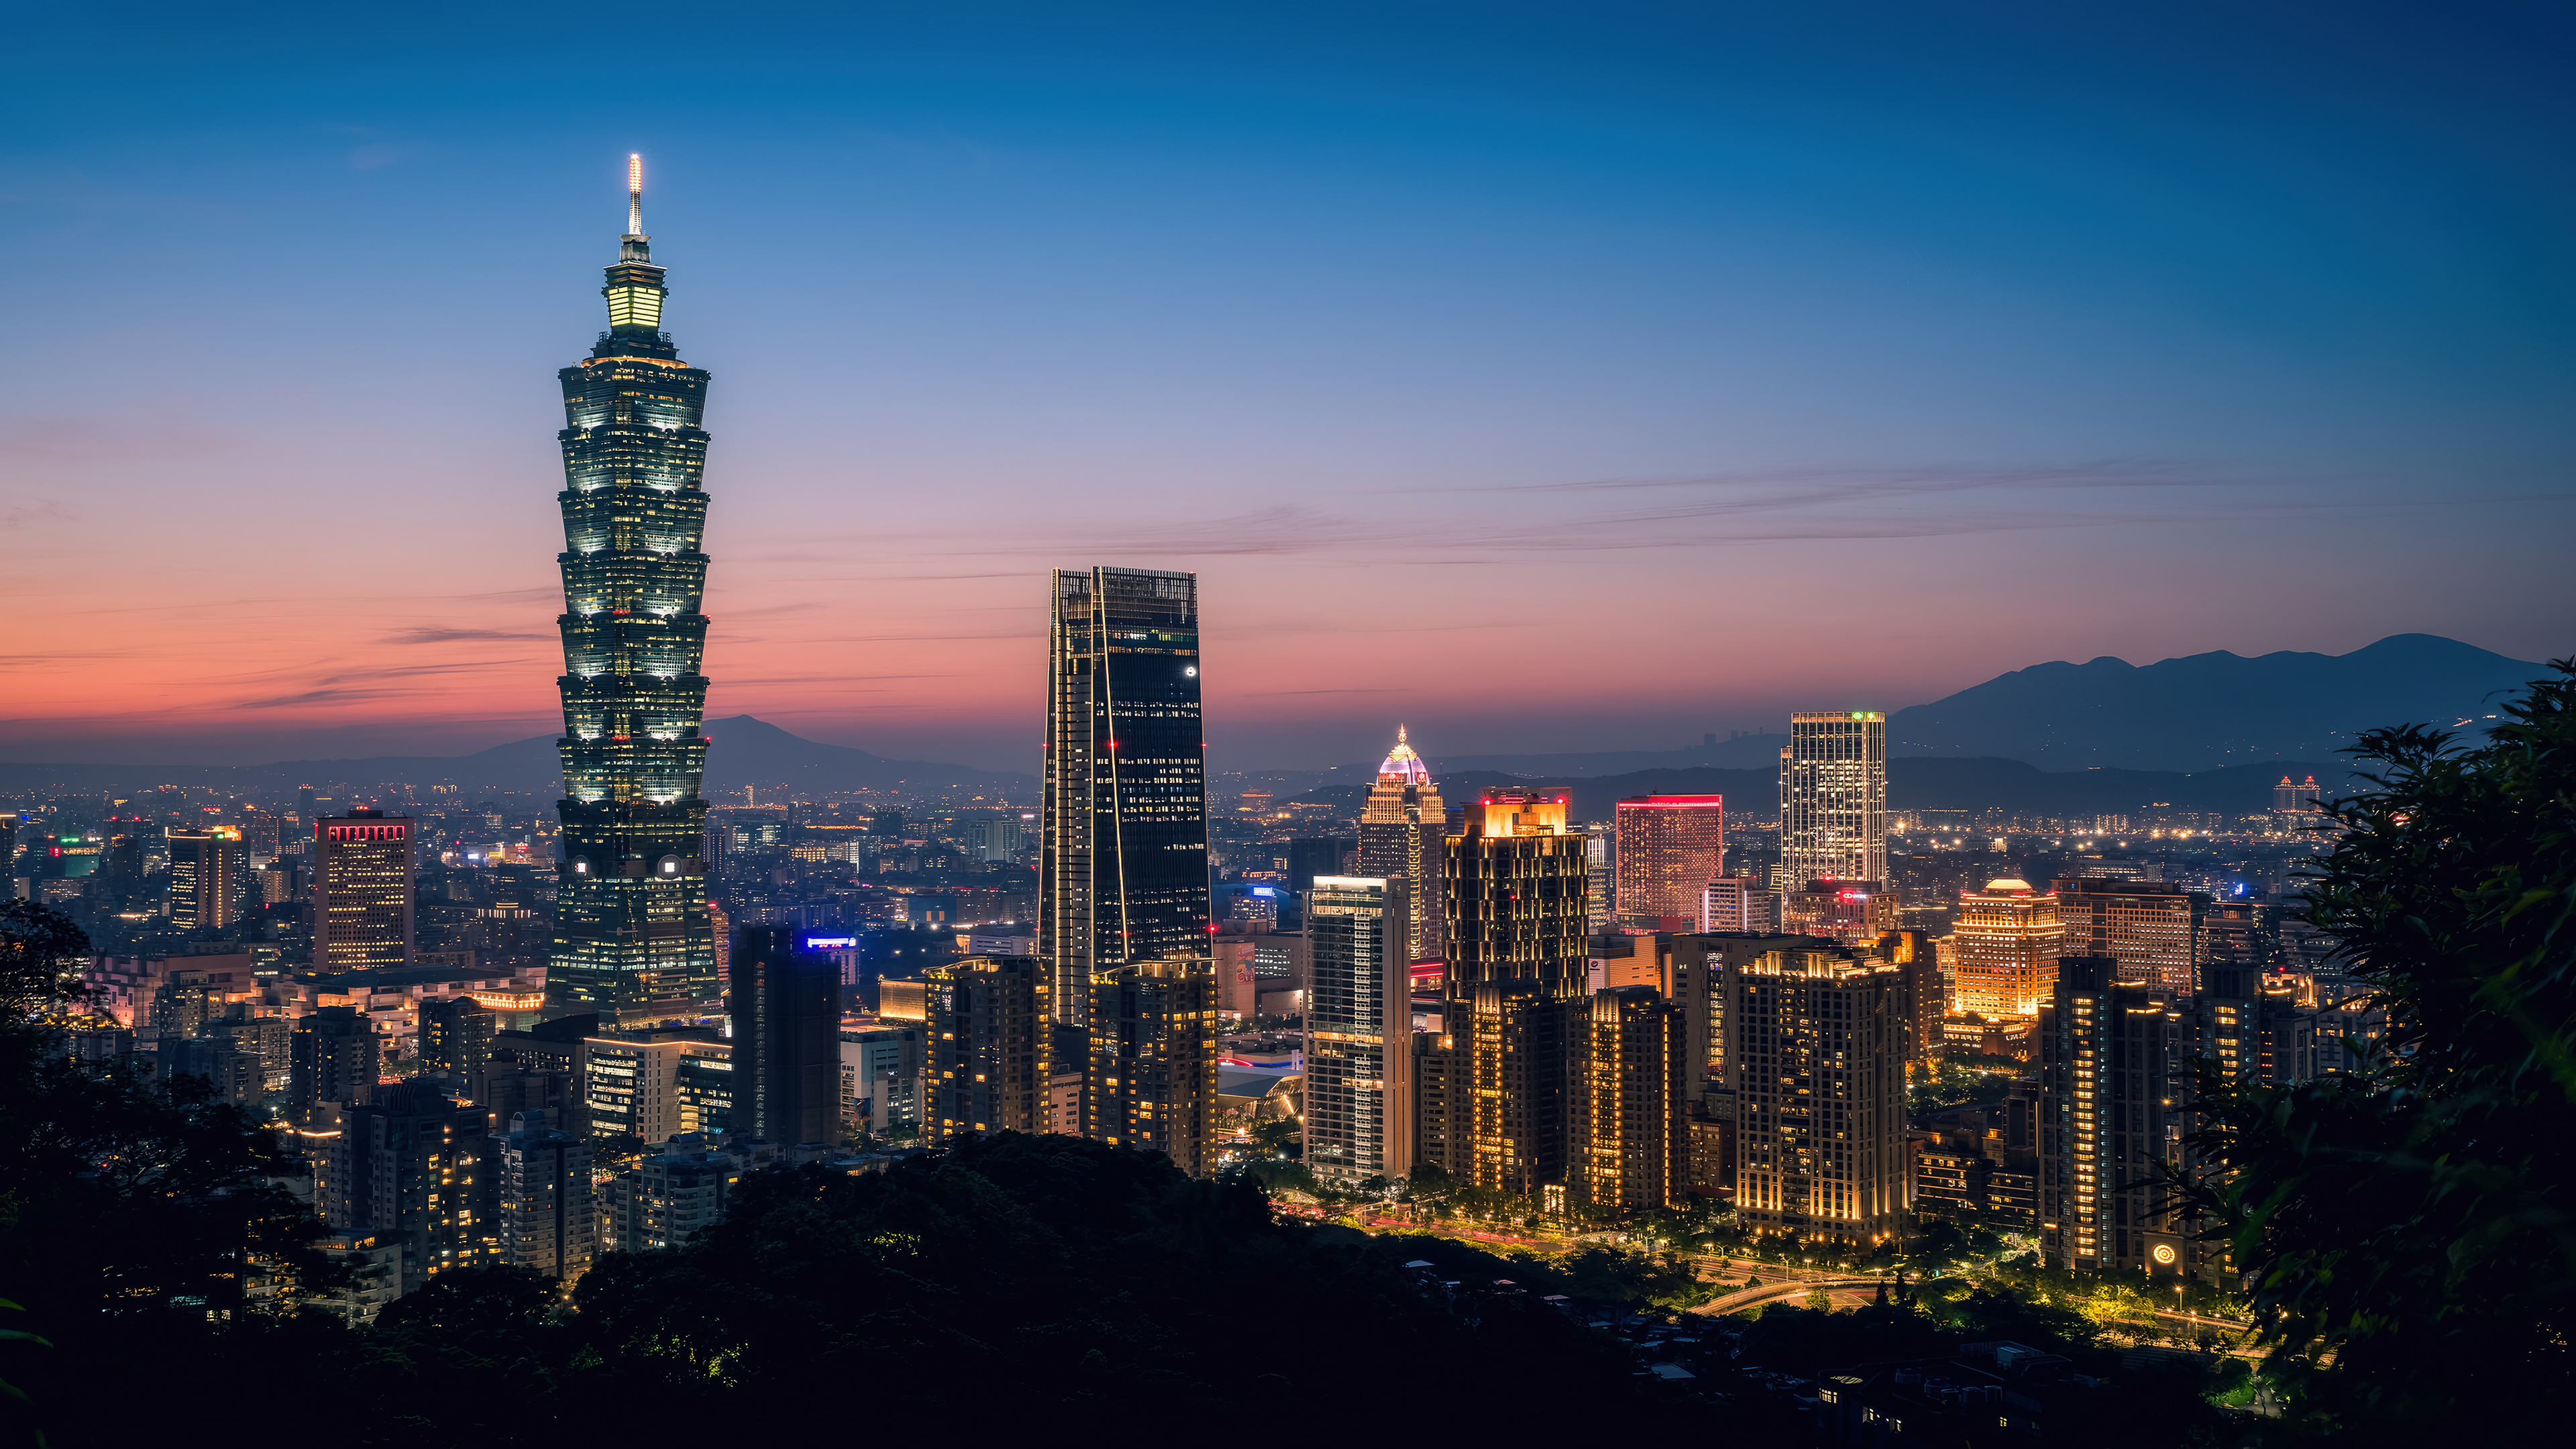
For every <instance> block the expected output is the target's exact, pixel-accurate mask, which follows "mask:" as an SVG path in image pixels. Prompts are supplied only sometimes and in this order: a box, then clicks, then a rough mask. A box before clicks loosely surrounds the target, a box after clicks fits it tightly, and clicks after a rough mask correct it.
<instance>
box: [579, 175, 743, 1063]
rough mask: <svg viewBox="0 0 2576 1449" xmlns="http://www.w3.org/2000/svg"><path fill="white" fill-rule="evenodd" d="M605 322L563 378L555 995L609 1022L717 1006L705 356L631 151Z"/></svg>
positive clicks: (683, 1014) (631, 1022) (705, 1011)
mask: <svg viewBox="0 0 2576 1449" xmlns="http://www.w3.org/2000/svg"><path fill="white" fill-rule="evenodd" d="M627 192H628V207H627V230H626V234H625V235H624V236H622V237H621V238H619V242H618V259H617V262H616V263H615V264H614V265H612V266H610V267H609V268H608V285H607V286H606V287H604V288H603V289H602V292H603V294H604V295H605V296H606V297H607V299H608V318H609V329H608V330H607V331H606V332H603V333H601V334H600V337H599V342H598V344H597V345H596V346H594V347H593V348H592V349H591V353H590V356H589V357H588V358H587V359H585V360H583V361H582V362H580V363H578V364H576V365H574V366H571V367H567V368H565V369H563V371H562V372H561V373H559V374H558V376H559V377H560V379H561V380H562V384H563V399H564V430H563V431H562V432H561V433H560V434H558V435H557V437H558V438H559V439H560V441H561V442H562V445H563V458H564V491H563V492H562V493H560V494H558V495H557V501H558V502H559V503H560V504H561V505H562V509H563V522H564V551H563V553H562V554H561V555H560V558H559V561H560V563H561V565H562V570H563V586H564V613H563V616H562V618H561V619H560V620H559V621H558V622H559V625H560V628H561V631H562V634H563V651H564V673H563V676H562V678H561V679H560V680H558V681H557V683H558V686H559V688H560V689H561V692H562V695H563V710H564V737H563V739H562V741H561V742H560V745H559V749H560V752H561V754H562V757H563V777H564V794H565V797H566V798H565V799H563V800H562V801H561V802H559V803H558V805H557V810H558V813H559V814H560V816H561V818H562V822H563V839H562V860H561V861H560V862H559V864H558V867H557V869H558V871H559V873H560V879H559V881H558V883H557V886H556V900H555V941H554V948H553V952H552V956H551V959H550V962H549V965H548V968H547V973H546V998H547V1009H548V1011H549V1012H550V1013H553V1014H556V1015H575V1014H581V1013H588V1012H597V1013H598V1014H599V1017H600V1020H601V1022H602V1024H603V1025H609V1026H636V1025H643V1024H647V1023H651V1022H658V1021H665V1020H671V1019H675V1018H676V1019H682V1020H693V1021H694V1020H706V1019H709V1018H711V1017H713V1016H714V1015H715V1014H716V1013H717V1011H718V1010H719V1009H720V1005H719V1000H718V993H719V990H720V978H719V976H718V974H717V962H716V940H715V933H714V929H713V926H712V924H711V922H710V921H709V919H708V914H707V883H706V879H705V875H706V872H705V865H704V862H703V860H702V858H701V855H700V851H701V850H702V848H703V847H702V840H703V838H704V835H705V830H706V813H707V806H706V801H705V800H704V799H703V798H701V796H700V784H701V781H702V780H703V779H704V777H705V771H706V763H707V740H706V739H705V737H704V736H703V735H702V734H701V733H700V726H701V724H702V723H703V722H704V718H705V714H706V698H707V680H706V676H705V675H704V674H702V673H700V672H699V668H700V664H701V661H702V660H703V659H704V657H705V653H706V640H707V619H706V615H705V614H703V613H701V612H699V605H700V602H701V600H702V598H703V597H704V595H705V591H706V578H707V556H706V554H705V553H703V552H701V551H700V545H701V544H702V543H703V541H704V539H705V533H706V516H707V495H706V492H705V490H704V488H703V487H702V486H701V482H702V479H703V475H704V472H705V468H706V455H707V434H706V433H705V431H704V430H702V429H701V428H700V427H699V423H700V422H701V421H702V420H703V418H704V416H705V412H706V395H707V373H706V371H705V369H703V368H695V367H691V366H689V365H688V364H687V363H685V362H683V361H681V360H680V356H679V352H678V349H676V348H675V347H673V346H672V344H671V339H670V335H669V334H668V333H666V332H664V331H662V299H663V295H664V292H665V290H666V289H665V287H664V285H663V269H662V268H661V267H660V266H657V265H655V264H654V262H653V260H652V249H651V246H650V245H649V242H648V239H647V238H646V237H645V236H644V234H643V205H644V202H643V172H642V169H641V163H640V162H630V165H629V172H628V177H627Z"/></svg>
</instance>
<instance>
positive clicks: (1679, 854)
mask: <svg viewBox="0 0 2576 1449" xmlns="http://www.w3.org/2000/svg"><path fill="white" fill-rule="evenodd" d="M1611 821H1612V825H1613V828H1614V829H1615V830H1616V832H1617V846H1616V849H1615V851H1614V852H1613V856H1612V862H1613V864H1612V871H1613V877H1614V879H1613V884H1612V887H1611V889H1612V893H1613V894H1612V899H1613V900H1614V901H1615V902H1616V904H1615V906H1614V907H1613V910H1614V912H1615V914H1616V915H1617V918H1618V922H1619V925H1620V926H1621V927H1622V928H1623V929H1626V930H1631V931H1688V930H1691V929H1693V928H1695V927H1696V926H1697V925H1698V924H1699V914H1700V904H1701V899H1700V897H1701V892H1703V891H1705V890H1706V889H1707V888H1708V883H1709V882H1710V881H1713V880H1715V879H1717V878H1718V877H1719V876H1721V875H1724V874H1725V873H1726V872H1725V870H1724V869H1723V866H1724V863H1725V858H1726V797H1725V796H1723V795H1632V796H1630V797H1628V798H1627V799H1625V800H1622V801H1620V802H1619V803H1618V804H1617V805H1616V806H1615V807H1613V809H1612V812H1611Z"/></svg>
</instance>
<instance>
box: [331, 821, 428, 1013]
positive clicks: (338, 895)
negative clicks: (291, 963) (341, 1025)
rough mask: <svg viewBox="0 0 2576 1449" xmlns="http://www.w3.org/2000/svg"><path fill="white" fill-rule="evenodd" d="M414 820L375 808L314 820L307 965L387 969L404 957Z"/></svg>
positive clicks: (408, 948)
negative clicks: (310, 946) (310, 937)
mask: <svg viewBox="0 0 2576 1449" xmlns="http://www.w3.org/2000/svg"><path fill="white" fill-rule="evenodd" d="M413 830H414V823H413V822H412V821H410V820H408V819H405V818H404V817H402V816H399V815H387V814H385V813H384V812H382V811H380V810H352V811H350V812H349V813H348V814H346V815H334V816H328V817H326V818H324V819H320V820H316V821H314V822H313V845H312V851H311V860H312V870H313V967H314V969H315V970H317V971H328V972H334V973H339V972H351V971H386V970H396V969H399V968H401V967H404V966H408V965H410V964H411V957H412V891H413V874H414V871H415V869H416V855H415V850H414V845H415V842H414V838H413Z"/></svg>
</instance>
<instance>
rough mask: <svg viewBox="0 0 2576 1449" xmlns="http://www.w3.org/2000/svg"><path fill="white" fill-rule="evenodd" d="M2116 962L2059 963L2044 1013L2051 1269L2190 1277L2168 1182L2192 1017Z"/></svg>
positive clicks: (2046, 1244)
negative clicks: (2130, 980)
mask: <svg viewBox="0 0 2576 1449" xmlns="http://www.w3.org/2000/svg"><path fill="white" fill-rule="evenodd" d="M2119 978H2120V965H2119V963H2118V962H2117V961H2115V960H2113V959H2112V958H2111V957H2108V956H2069V957H2066V958H2065V959H2064V960H2063V961H2061V962H2059V963H2058V974H2057V976H2056V978H2055V979H2054V981H2053V982H2052V984H2051V987H2050V993H2049V1000H2048V1002H2047V1004H2046V1005H2044V1006H2043V1007H2042V1008H2041V1011H2040V1017H2039V1073H2040V1114H2039V1121H2040V1141H2039V1177H2040V1181H2039V1193H2040V1214H2039V1218H2040V1223H2039V1226H2040V1240H2041V1245H2042V1251H2043V1254H2044V1256H2045V1257H2046V1259H2047V1261H2048V1265H2049V1266H2050V1267H2052V1268H2072V1269H2075V1270H2078V1271H2081V1272H2088V1273H2119V1274H2123V1275H2135V1274H2140V1273H2157V1272H2161V1273H2186V1272H2188V1271H2189V1268H2188V1265H2189V1263H2190V1261H2191V1250H2192V1248H2193V1245H2192V1244H2191V1243H2189V1242H2188V1241H2187V1240H2186V1238H2185V1236H2184V1234H2183V1232H2182V1229H2181V1224H2180V1223H2179V1222H2178V1221H2177V1220H2176V1218H2175V1216H2174V1214H2173V1213H2172V1211H2171V1210H2170V1203H2169V1201H2168V1199H2169V1192H2168V1190H2167V1189H2166V1187H2165V1186H2164V1184H2165V1183H2166V1182H2167V1181H2168V1180H2169V1170H2170V1172H2179V1170H2180V1169H2181V1167H2182V1165H2183V1162H2182V1150H2183V1148H2182V1138H2183V1129H2184V1123H2183V1117H2182V1113H2181V1112H2180V1111H2178V1110H2177V1104H2178V1103H2180V1102H2181V1101H2182V1100H2183V1099H2184V1096H2185V1094H2184V1093H2183V1092H2181V1091H2179V1090H2177V1077H2176V1074H2177V1072H2178V1071H2183V1070H2185V1064H2186V1053H2187V1051H2188V1048H2187V1046H2186V1045H2185V1042H2186V1041H2187V1036H2186V1032H2187V1025H2186V1023H2187V1020H2188V1019H2187V1017H2186V1016H2185V1014H2184V1012H2183V1011H2182V1009H2180V1008H2179V1007H2177V1006H2176V1005H2175V1004H2173V1003H2172V1002H2170V1001H2168V1000H2167V999H2166V998H2165V997H2164V995H2163V994H2162V993H2161V992H2160V991H2157V990H2154V989H2151V988H2149V987H2146V986H2133V985H2128V984H2125V983H2123V982H2122V981H2121V980H2120V979H2119Z"/></svg>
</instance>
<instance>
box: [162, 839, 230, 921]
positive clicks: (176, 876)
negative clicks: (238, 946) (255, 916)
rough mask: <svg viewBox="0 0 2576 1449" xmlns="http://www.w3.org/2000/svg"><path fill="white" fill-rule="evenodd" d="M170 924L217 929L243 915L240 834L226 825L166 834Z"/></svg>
mask: <svg viewBox="0 0 2576 1449" xmlns="http://www.w3.org/2000/svg"><path fill="white" fill-rule="evenodd" d="M168 841H169V846H170V924H171V925H173V926H176V927H178V928H179V929H181V930H183V931H215V930H221V929H223V928H224V927H226V926H229V925H231V924H232V923H233V922H235V921H237V920H239V919H241V911H242V903H241V870H242V865H243V862H244V860H245V859H246V857H245V856H244V855H243V853H242V843H241V833H240V832H239V831H236V830H234V829H233V828H232V827H231V826H228V825H213V826H208V827H207V828H206V829H203V830H180V829H176V828H173V829H172V830H170V831H169V832H168Z"/></svg>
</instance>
